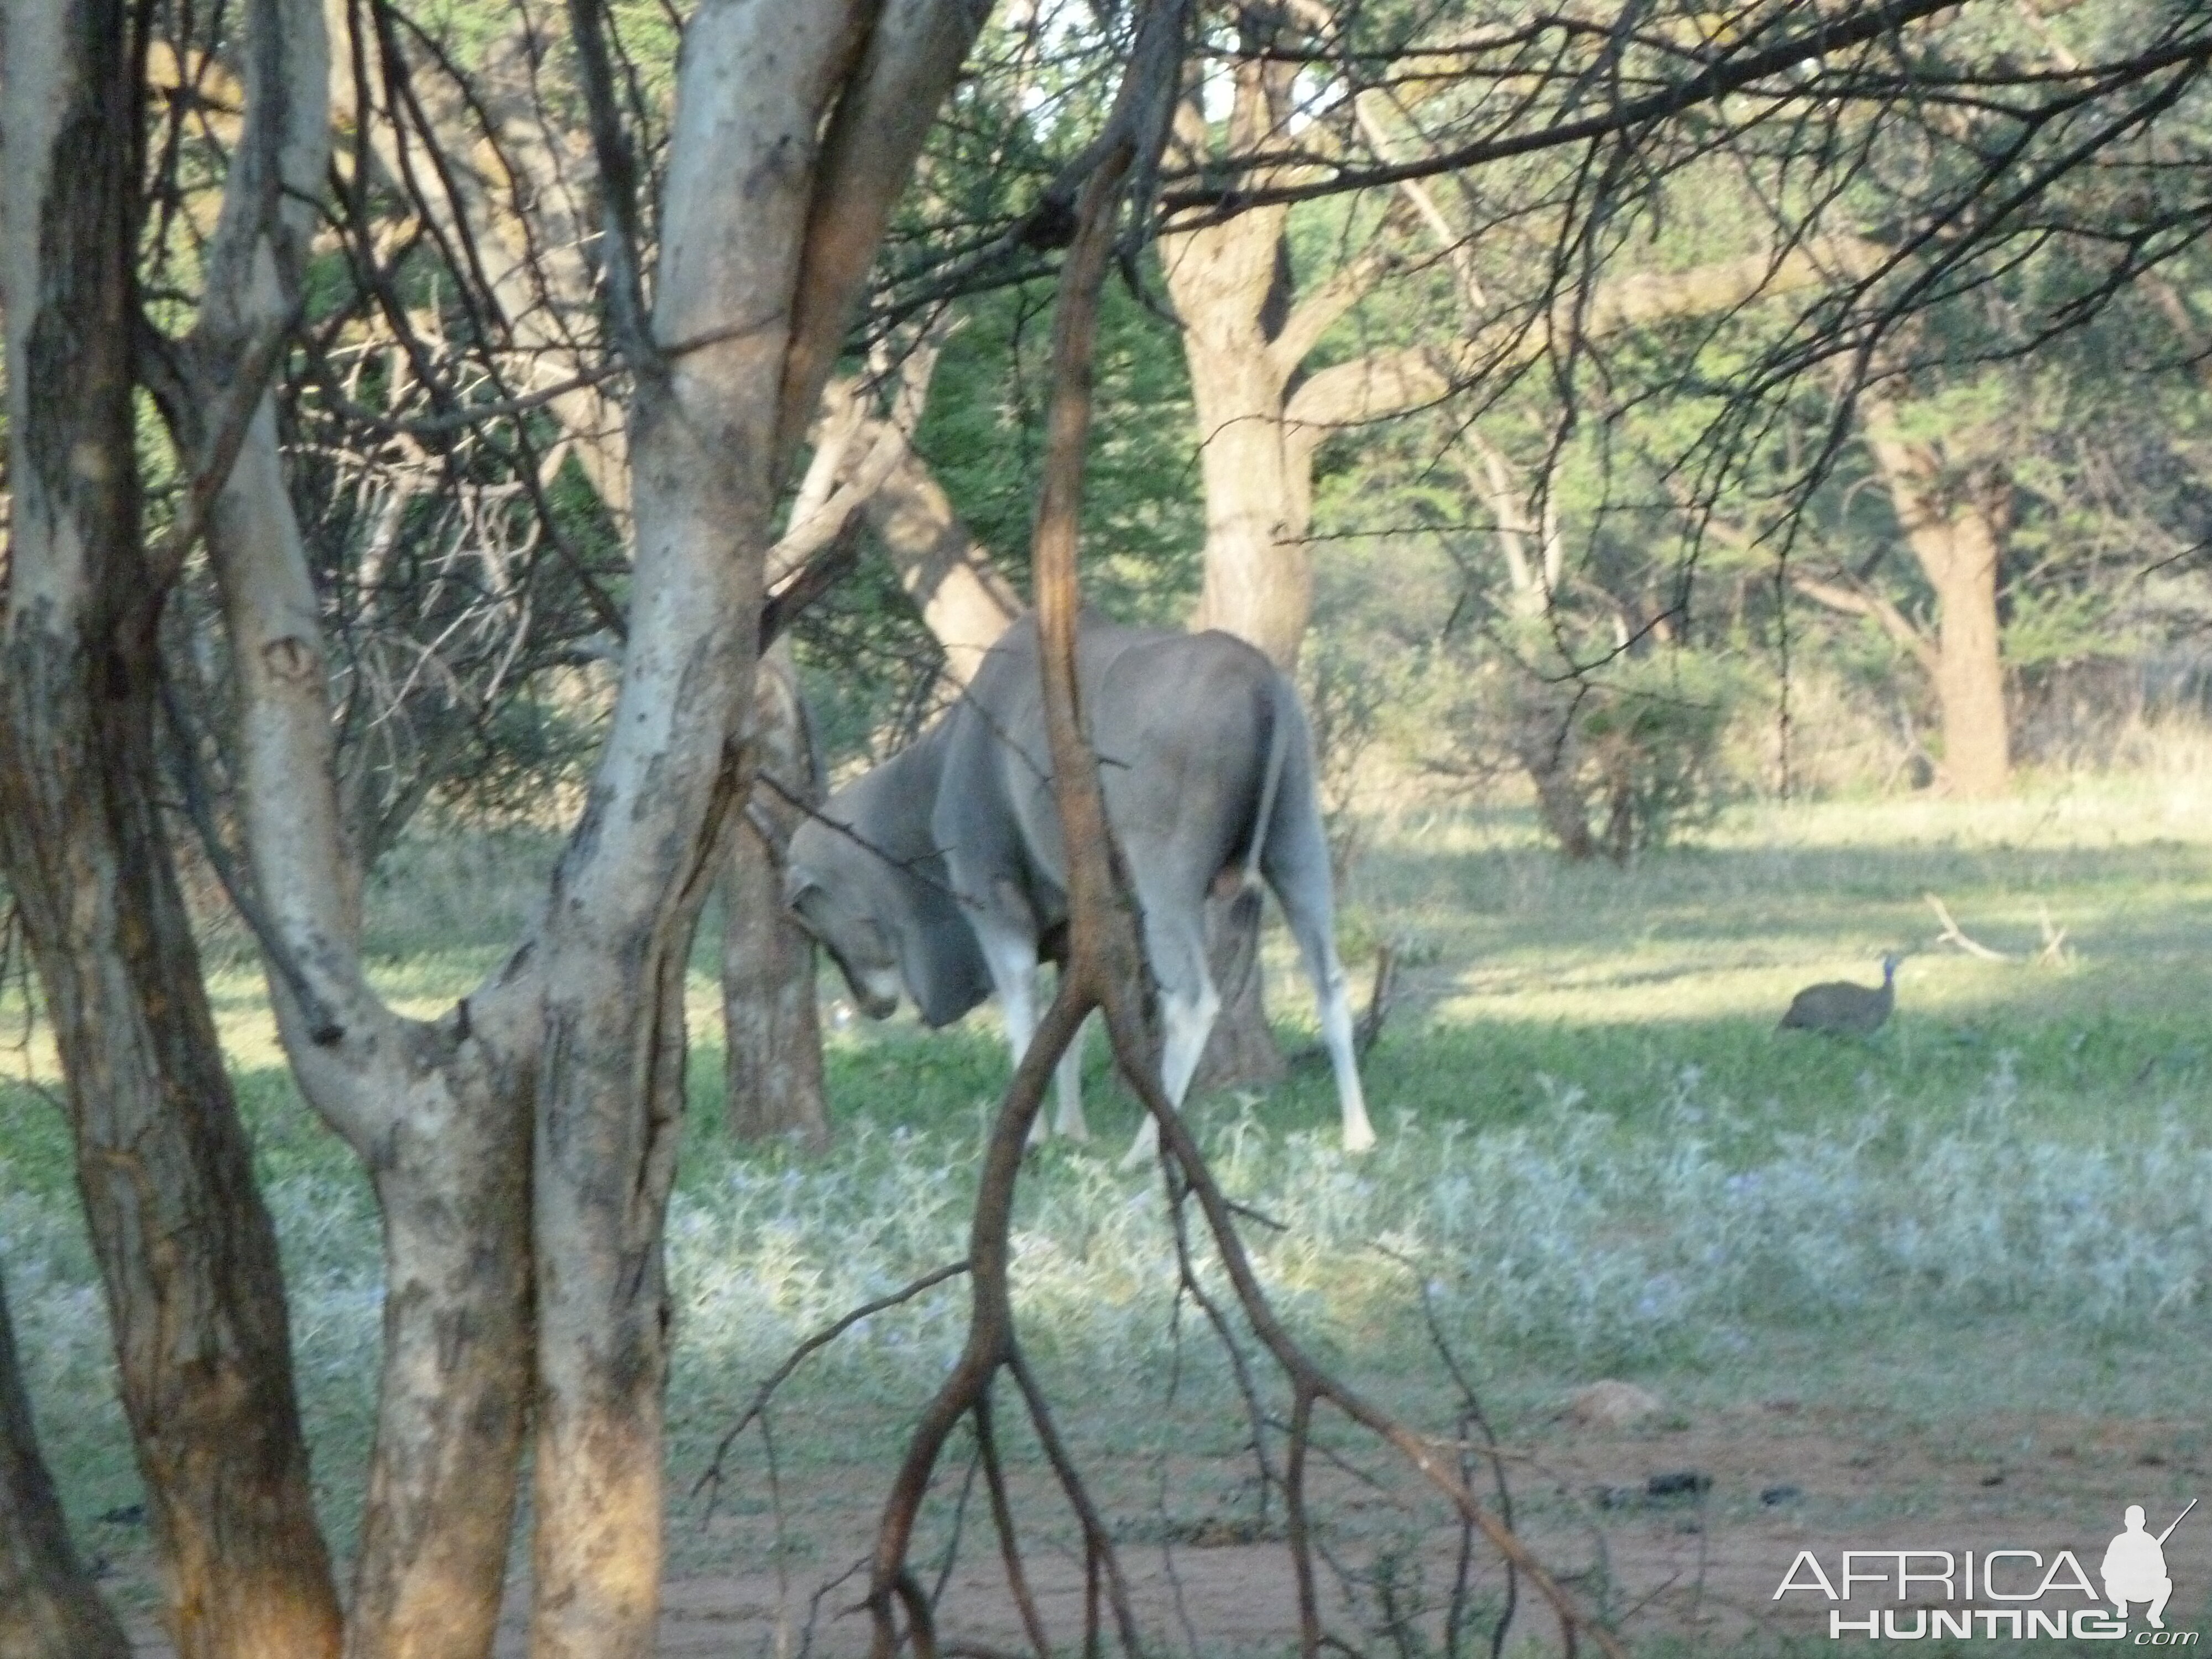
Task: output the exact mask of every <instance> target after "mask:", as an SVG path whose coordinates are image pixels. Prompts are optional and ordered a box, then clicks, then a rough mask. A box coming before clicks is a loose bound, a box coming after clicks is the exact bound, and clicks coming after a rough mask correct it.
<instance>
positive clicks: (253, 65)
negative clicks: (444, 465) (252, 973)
mask: <svg viewBox="0 0 2212 1659" xmlns="http://www.w3.org/2000/svg"><path fill="white" fill-rule="evenodd" d="M246 41H247V43H248V45H249V46H250V47H251V48H252V50H250V51H249V52H247V53H246V54H245V56H246V64H247V76H246V81H247V91H246V135H245V136H244V137H243V139H242V140H241V142H240V144H239V146H238V147H237V149H236V150H235V151H234V155H233V158H232V161H231V168H230V173H229V176H228V178H227V179H226V180H225V185H224V203H223V211H222V221H221V225H220V229H219V233H218V234H217V235H216V238H215V239H214V240H212V242H211V243H210V246H209V248H208V252H207V255H206V258H207V268H208V272H209V280H208V286H207V290H206V294H205V297H204V301H203V305H202V308H201V314H200V317H199V319H198V320H197V323H196V325H195V326H194V329H193V333H192V337H191V340H190V341H189V342H187V343H186V349H185V350H183V351H181V352H179V354H178V355H179V357H180V358H181V359H183V360H184V361H185V362H190V363H191V364H193V365H195V366H196V373H197V376H198V379H197V383H196V384H195V386H193V387H192V388H191V390H192V392H194V394H195V401H194V404H193V406H192V407H191V408H187V409H184V410H178V411H176V412H175V416H174V421H173V423H174V424H175V425H176V426H177V427H178V428H179V431H180V436H181V437H182V439H183V442H182V443H181V444H180V447H182V448H183V449H184V450H185V453H196V452H197V451H198V450H199V449H200V448H201V447H202V446H203V444H204V440H205V435H204V434H201V433H197V432H196V431H195V430H194V428H197V427H198V426H201V425H204V424H205V423H206V421H207V419H208V417H209V415H210V411H213V410H219V409H222V408H224V407H225V406H227V404H228V402H229V401H230V392H231V390H232V386H233V385H234V382H235V381H236V380H238V378H239V376H240V372H241V371H240V363H241V362H243V361H244V360H245V358H246V356H247V355H248V352H249V346H248V343H249V342H251V341H252V340H253V339H255V338H257V337H260V336H262V335H264V334H265V333H266V332H267V331H270V329H271V328H272V327H273V328H281V327H282V326H283V323H284V322H285V320H286V319H288V317H289V314H290V312H291V305H290V300H289V292H288V289H287V278H288V276H290V275H293V274H295V273H296V272H298V271H299V270H301V268H302V267H303V265H304V263H305V254H306V252H307V243H308V241H309V240H310V238H311V237H312V236H313V233H314V230H315V227H316V214H315V209H314V205H313V204H314V200H315V197H316V195H317V193H318V192H319V191H320V190H321V189H322V188H323V185H324V183H325V170H326V167H327V166H328V160H329V153H330V149H329V146H330V137H329V134H330V123H329V120H328V116H327V104H326V102H325V97H326V88H327V84H328V55H327V43H326V40H325V36H324V33H323V27H322V14H321V9H320V6H319V3H318V0H252V4H250V5H249V7H248V9H247V12H246ZM272 76H273V78H272ZM272 173H273V174H275V175H276V177H275V178H274V179H272V178H271V174H272ZM278 182H281V184H282V186H283V188H282V191H276V190H271V189H269V188H267V186H268V185H270V184H274V183H278ZM272 206H273V207H275V208H276V210H275V211H273V212H272V211H270V209H271V207H272ZM208 543H209V550H210V556H211V558H212V560H213V562H214V565H215V568H216V576H217V580H218V581H219V584H220V586H221V588H222V602H223V611H224V619H225V623H226V625H227V627H228V630H229V635H230V642H231V655H232V659H233V661H234V673H235V675H236V680H237V686H236V690H237V694H238V705H239V713H238V716H237V719H236V720H235V723H234V738H235V742H236V746H237V749H238V751H239V753H238V773H239V778H240V793H239V813H240V823H241V825H242V827H243V829H244V831H245V836H246V844H247V848H248V852H249V854H250V857H251V859H252V872H253V878H254V879H253V883H252V887H253V891H254V894H255V895H256V897H255V899H254V904H255V908H256V910H257V912H258V923H257V929H256V931H257V933H258V934H259V935H260V938H261V943H262V946H263V951H264V965H265V969H266V975H267V980H268V984H269V990H270V1003H271V1005H272V1006H273V1007H274V1008H275V1010H276V1017H277V1027H278V1031H279V1035H280V1036H282V1038H283V1042H284V1047H285V1052H286V1054H287V1055H288V1056H289V1059H290V1060H291V1062H292V1066H293V1071H294V1073H295V1076H296V1077H297V1078H298V1079H299V1082H300V1085H301V1091H302V1092H303V1093H304V1094H305V1095H306V1096H307V1099H308V1101H309V1102H310V1103H312V1104H313V1106H314V1108H315V1109H316V1110H317V1111H318V1112H319V1113H320V1114H321V1115H323V1116H324V1117H325V1120H326V1121H329V1122H330V1124H331V1127H333V1128H335V1129H336V1130H337V1132H338V1133H340V1134H342V1135H343V1137H344V1138H345V1139H346V1140H347V1142H348V1144H349V1145H350V1146H352V1147H353V1149H354V1151H355V1152H356V1154H357V1155H358V1156H359V1157H360V1158H362V1162H363V1163H364V1164H365V1165H366V1166H367V1167H368V1170H369V1172H370V1174H371V1176H372V1177H373V1179H374V1182H375V1184H376V1194H377V1201H378V1206H379V1208H380V1212H381V1214H382V1218H383V1222H384V1253H385V1298H384V1354H383V1369H382V1373H381V1376H380V1388H379V1394H378V1402H377V1424H376V1442H375V1447H374V1455H373V1456H372V1458H371V1462H370V1468H369V1477H368V1502H367V1504H366V1506H365V1509H364V1512H363V1516H362V1540H361V1548H360V1552H359V1554H358V1556H357V1557H356V1561H355V1565H354V1590H353V1598H352V1605H351V1607H350V1608H349V1617H348V1620H347V1626H346V1631H345V1642H346V1651H347V1653H348V1654H349V1656H352V1659H483V1656H484V1655H487V1654H489V1651H490V1648H491V1643H492V1638H493V1635H494V1632H495V1626H496V1625H497V1621H498V1614H499V1607H500V1601H501V1593H502V1590H503V1589H504V1584H505V1579H506V1568H507V1549H508V1542H509V1536H510V1533H511V1530H512V1520H513V1510H514V1504H515V1498H516V1486H517V1481H516V1474H517V1469H518V1464H519V1460H520V1450H521V1444H522V1438H523V1432H524V1427H525V1424H526V1414H527V1412H528V1408H529V1401H530V1382H531V1373H530V1358H531V1354H532V1341H531V1338H532V1304H531V1260H530V1255H529V1249H528V1239H529V1225H528V1204H529V1168H530V1152H529V1146H530V1139H529V1136H530V1115H529V1111H528V1096H529V1087H530V1082H531V1073H530V1070H529V1067H530V1065H531V1064H532V1062H533V1061H534V1059H535V1053H536V1044H535V1041H534V1038H535V1034H536V1030H537V1024H536V1020H535V1011H534V1010H533V1009H532V1008H531V1007H530V1006H528V999H529V994H530V990H531V981H530V979H529V975H528V974H527V971H526V962H525V959H524V958H521V957H518V958H517V959H516V960H515V961H514V962H512V963H509V964H508V966H507V968H506V969H502V971H501V973H500V974H499V975H495V978H494V980H493V981H492V982H491V984H490V985H489V986H488V987H483V988H481V989H480V990H479V991H478V992H477V994H475V995H473V996H471V998H468V999H465V1000H463V1001H462V1002H461V1003H459V1005H457V1006H456V1007H455V1008H454V1009H453V1012H452V1013H451V1014H449V1015H448V1016H447V1018H444V1019H442V1020H439V1021H436V1022H428V1021H417V1020H407V1019H401V1018H398V1017H397V1016H395V1015H394V1014H393V1013H392V1012H391V1010H390V1009H389V1008H387V1007H386V1006H385V1005H384V1004H383V1002H382V1001H381V1000H380V999H379V998H378V997H377V995H376V994H375V993H374V990H373V988H371V987H370V986H369V985H368V981H367V978H366V976H365V975H364V973H363V971H362V962H361V954H360V939H361V903H360V900H361V871H360V865H359V862H358V854H359V851H360V849H359V848H355V847H349V844H348V837H347V835H346V833H345V829H344V824H345V816H344V814H343V811H342V809H341V805H340V795H339V791H338V788H337V779H336V762H335V754H334V731H335V726H334V723H333V721H332V720H331V708H330V689H329V680H328V665H327V662H326V660H325V653H324V649H323V645H322V641H321V636H320V629H319V627H318V625H317V618H318V617H319V599H318V595H317V593H316V591H315V587H314V584H313V580H312V579H311V577H310V575H309V573H308V568H307V556H306V550H305V548H304V545H303V544H302V540H301V532H300V526H299V522H298V520H297V518H296V517H295V513H294V509H293V505H292V500H291V496H290V494H289V489H288V488H287V484H286V480H285V477H284V469H283V457H282V455H281V454H280V453H279V451H278V447H277V436H276V411H275V405H274V402H273V400H272V399H271V398H269V397H267V396H265V395H264V397H262V398H260V399H259V400H258V404H256V405H255V406H254V409H253V413H252V418H251V420H250V421H249V422H247V423H246V427H245V429H244V434H243V436H242V438H241V440H240V445H239V448H238V453H237V456H236V459H235V462H234V465H231V466H230V467H229V468H228V476H227V477H225V478H224V480H223V483H222V489H220V491H219V492H217V493H216V498H215V501H214V503H213V507H212V510H211V512H210V517H209V523H208Z"/></svg>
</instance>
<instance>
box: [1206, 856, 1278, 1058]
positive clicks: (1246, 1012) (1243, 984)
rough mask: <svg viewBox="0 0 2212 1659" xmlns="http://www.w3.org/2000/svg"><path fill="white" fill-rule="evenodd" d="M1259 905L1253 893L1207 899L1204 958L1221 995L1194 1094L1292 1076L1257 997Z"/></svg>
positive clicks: (1258, 899) (1258, 975)
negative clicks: (1218, 1009) (1219, 1010)
mask: <svg viewBox="0 0 2212 1659" xmlns="http://www.w3.org/2000/svg"><path fill="white" fill-rule="evenodd" d="M1260 921H1261V903H1260V896H1259V895H1258V894H1257V893H1238V894H1234V895H1231V896H1229V897H1220V896H1216V895H1213V894H1210V893H1209V894H1208V895H1207V896H1206V966H1207V968H1208V969H1209V971H1211V972H1212V975H1213V985H1214V988H1215V989H1216V990H1217V991H1218V992H1220V994H1221V1012H1219V1013H1218V1014H1217V1015H1216V1016H1215V1017H1214V1021H1213V1030H1212V1031H1211V1032H1209V1033H1208V1034H1207V1036H1206V1052H1205V1053H1204V1054H1200V1056H1199V1060H1198V1070H1197V1071H1196V1072H1195V1073H1193V1074H1192V1077H1191V1083H1190V1088H1191V1092H1192V1093H1193V1094H1202V1093H1205V1092H1206V1091H1209V1090H1215V1089H1233V1088H1238V1087H1243V1086H1246V1085H1249V1086H1251V1087H1255V1088H1266V1087H1267V1086H1268V1085H1271V1084H1275V1083H1279V1082H1281V1081H1282V1080H1283V1079H1285V1078H1286V1077H1288V1076H1289V1075H1290V1074H1291V1068H1290V1066H1288V1064H1286V1063H1285V1060H1284V1059H1283V1051H1282V1050H1281V1049H1280V1048H1278V1047H1276V1045H1275V1034H1274V1032H1273V1030H1271V1029H1270V1028H1269V1026H1268V1024H1267V1005H1266V1003H1265V1002H1264V1001H1263V1000H1261V990H1262V988H1263V987H1262V983H1261V982H1262V981H1263V980H1264V979H1265V978H1266V975H1264V974H1263V973H1262V972H1261V962H1260Z"/></svg>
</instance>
